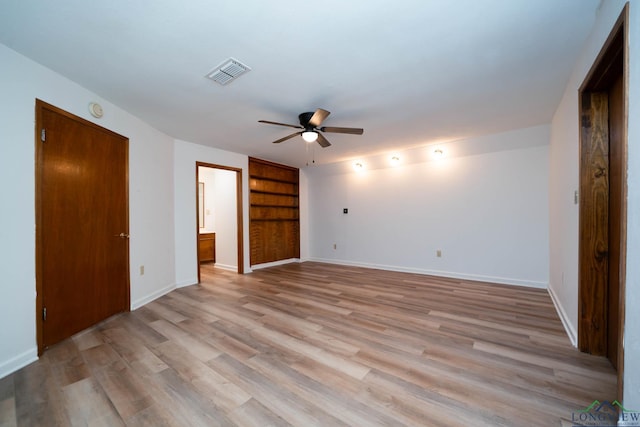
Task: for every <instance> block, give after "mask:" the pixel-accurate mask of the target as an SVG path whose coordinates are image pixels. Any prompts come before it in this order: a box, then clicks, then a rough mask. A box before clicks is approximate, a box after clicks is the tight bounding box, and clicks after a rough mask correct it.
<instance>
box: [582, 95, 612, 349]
mask: <svg viewBox="0 0 640 427" xmlns="http://www.w3.org/2000/svg"><path fill="white" fill-rule="evenodd" d="M582 98H583V99H582V102H581V113H580V117H581V122H582V126H581V129H580V130H581V135H582V137H581V138H580V139H581V145H580V157H581V164H580V243H579V263H580V271H579V281H580V286H579V289H578V294H579V300H580V304H579V308H578V312H579V316H578V319H579V327H578V345H579V348H580V350H581V351H584V352H588V353H591V354H595V355H599V356H604V355H605V354H606V349H607V345H606V342H607V341H606V331H607V328H606V325H607V319H606V300H607V283H608V282H607V276H608V268H609V265H608V257H607V253H608V232H607V231H608V228H607V224H608V221H609V218H608V211H609V186H608V176H609V174H608V165H609V147H608V141H609V131H608V96H607V94H606V93H600V92H598V93H584V94H583V95H582Z"/></svg>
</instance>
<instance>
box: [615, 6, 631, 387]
mask: <svg viewBox="0 0 640 427" xmlns="http://www.w3.org/2000/svg"><path fill="white" fill-rule="evenodd" d="M627 22H629V3H628V2H627V3H626V4H625V5H624V9H623V10H622V13H621V14H620V17H619V18H618V23H619V25H621V26H622V27H623V30H622V33H623V40H622V44H623V50H622V52H623V55H622V93H623V97H624V125H623V127H622V132H623V136H622V140H623V141H624V143H623V144H622V151H623V155H622V157H623V159H624V169H625V179H623V180H622V218H621V219H620V221H621V229H620V246H621V247H620V306H619V310H620V327H619V331H620V338H619V343H620V347H619V350H618V397H620V398H621V399H624V337H625V324H626V291H627V215H628V214H627V207H628V205H627V198H628V185H627V179H626V176H628V175H627V173H628V165H629V136H628V131H629V25H627ZM618 23H617V24H616V25H618Z"/></svg>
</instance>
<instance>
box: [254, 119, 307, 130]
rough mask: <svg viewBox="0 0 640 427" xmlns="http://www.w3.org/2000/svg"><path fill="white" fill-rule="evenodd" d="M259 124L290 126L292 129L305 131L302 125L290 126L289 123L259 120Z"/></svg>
mask: <svg viewBox="0 0 640 427" xmlns="http://www.w3.org/2000/svg"><path fill="white" fill-rule="evenodd" d="M258 122H259V123H267V124H270V125H278V126H288V127H290V128H296V129H304V128H303V127H302V126H300V125H289V124H287V123H278V122H270V121H269V120H258Z"/></svg>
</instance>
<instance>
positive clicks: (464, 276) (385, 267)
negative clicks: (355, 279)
mask: <svg viewBox="0 0 640 427" xmlns="http://www.w3.org/2000/svg"><path fill="white" fill-rule="evenodd" d="M309 261H316V262H324V263H327V264H337V265H347V266H351V267H363V268H376V269H379V270H387V271H398V272H401V273H415V274H424V275H428V276H438V277H448V278H450V279H463V280H474V281H478V282H489V283H500V284H503V285H515V286H526V287H528V288H538V289H546V288H547V283H546V282H538V281H534V280H520V279H512V278H505V277H494V276H482V275H478V274H466V273H456V272H450V271H442V270H428V269H422V268H412V267H399V266H395V265H384V264H370V263H364V262H355V261H344V260H337V259H325V258H310V259H309Z"/></svg>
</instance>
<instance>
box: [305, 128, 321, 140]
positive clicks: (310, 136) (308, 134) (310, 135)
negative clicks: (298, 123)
mask: <svg viewBox="0 0 640 427" xmlns="http://www.w3.org/2000/svg"><path fill="white" fill-rule="evenodd" d="M302 139H304V140H305V141H307V142H316V141H317V140H318V132H314V131H312V130H306V131H304V132H302Z"/></svg>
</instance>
